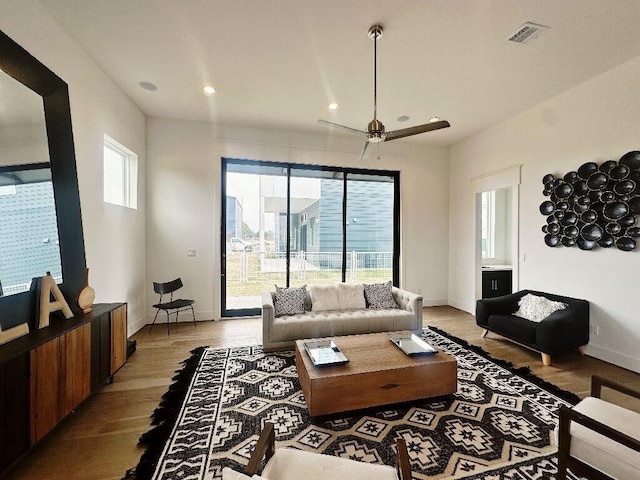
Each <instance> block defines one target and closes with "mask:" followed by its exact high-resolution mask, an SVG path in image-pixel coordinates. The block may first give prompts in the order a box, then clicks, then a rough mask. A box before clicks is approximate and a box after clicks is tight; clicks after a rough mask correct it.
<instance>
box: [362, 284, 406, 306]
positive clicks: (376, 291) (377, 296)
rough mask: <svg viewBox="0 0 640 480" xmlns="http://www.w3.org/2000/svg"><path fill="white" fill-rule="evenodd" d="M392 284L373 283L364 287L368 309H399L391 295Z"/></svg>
mask: <svg viewBox="0 0 640 480" xmlns="http://www.w3.org/2000/svg"><path fill="white" fill-rule="evenodd" d="M391 287H392V285H391V282H387V283H373V284H367V285H365V286H364V296H365V299H366V300H367V307H368V308H398V304H397V303H396V300H395V299H394V298H393V295H392V293H391Z"/></svg>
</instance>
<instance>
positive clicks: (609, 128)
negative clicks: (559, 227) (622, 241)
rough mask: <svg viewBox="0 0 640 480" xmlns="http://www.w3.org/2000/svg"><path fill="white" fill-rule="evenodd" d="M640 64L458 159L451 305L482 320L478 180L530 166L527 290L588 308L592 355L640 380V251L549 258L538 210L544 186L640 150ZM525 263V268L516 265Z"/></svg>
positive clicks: (496, 132) (509, 127) (555, 251)
mask: <svg viewBox="0 0 640 480" xmlns="http://www.w3.org/2000/svg"><path fill="white" fill-rule="evenodd" d="M639 77H640V57H638V58H636V59H634V60H632V61H630V62H628V63H626V64H623V65H621V66H619V67H617V68H615V69H613V70H611V71H609V72H607V73H605V74H603V75H601V76H599V77H596V78H594V79H592V80H590V81H588V82H585V83H584V84H581V85H579V86H577V87H575V88H573V89H571V90H569V91H567V92H565V93H564V94H562V95H560V96H558V97H556V98H553V99H552V100H550V101H547V102H545V103H543V104H540V105H538V106H536V107H535V108H532V109H530V110H528V111H526V112H524V113H522V114H520V115H518V116H516V117H513V118H511V119H509V120H507V121H504V122H502V123H500V124H498V125H495V126H494V127H492V128H490V129H488V130H486V131H483V132H481V133H479V134H477V135H475V136H473V137H471V138H469V139H467V140H465V141H463V142H460V143H459V144H457V145H455V146H453V147H452V148H451V149H450V170H449V180H450V182H449V185H450V193H449V202H450V215H449V222H450V224H449V238H450V259H449V299H450V304H451V305H454V306H457V307H458V308H462V309H463V310H466V311H469V312H473V311H475V285H474V278H475V277H474V262H475V259H474V252H475V246H474V238H475V233H474V226H475V219H474V213H475V210H474V208H475V207H474V206H475V197H474V193H473V191H472V189H471V185H470V182H471V179H472V178H474V177H477V176H480V175H484V174H488V173H490V172H493V171H498V170H501V169H504V168H507V167H510V166H513V165H519V164H522V183H521V186H520V199H519V213H520V216H519V217H520V218H519V227H518V228H519V252H520V257H521V258H522V255H525V257H526V261H524V262H523V261H521V258H520V261H519V265H518V266H519V275H520V288H521V289H522V288H532V289H537V290H542V291H549V292H554V293H557V294H562V295H568V296H574V297H579V298H584V299H587V300H589V301H590V302H591V322H592V324H597V325H598V326H599V327H600V334H599V335H597V336H594V335H592V336H591V341H590V343H589V345H588V347H587V349H586V353H588V354H589V355H592V356H595V357H598V358H601V359H604V360H607V361H609V362H612V363H615V364H618V365H621V366H624V367H627V368H629V369H632V370H634V371H637V372H640V349H639V348H638V345H639V344H640V321H638V312H639V311H640V295H638V288H637V285H638V278H639V275H638V274H639V272H640V247H637V248H636V250H635V251H633V252H622V251H620V250H617V249H615V248H611V249H598V250H594V251H582V250H579V249H578V248H577V247H574V248H566V247H557V248H550V247H547V246H546V245H545V244H544V241H543V237H544V234H543V233H542V231H541V227H542V225H544V224H545V217H544V216H543V215H541V214H540V211H539V209H538V207H539V205H540V203H542V202H543V201H544V200H545V199H546V197H544V196H543V194H542V177H543V176H544V175H545V174H547V173H553V174H554V175H556V176H558V175H564V174H565V173H566V172H568V171H571V170H577V168H578V167H579V166H580V165H582V164H583V163H585V162H588V161H595V162H597V163H602V162H604V161H605V160H609V159H615V160H617V159H618V158H619V157H620V156H621V155H622V154H624V153H626V152H628V151H630V150H639V149H640V84H639V83H638V81H637V79H638V78H639ZM514 260H516V259H514Z"/></svg>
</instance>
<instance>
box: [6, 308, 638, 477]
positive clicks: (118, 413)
mask: <svg viewBox="0 0 640 480" xmlns="http://www.w3.org/2000/svg"><path fill="white" fill-rule="evenodd" d="M424 325H425V326H429V325H432V326H436V327H438V328H440V329H442V330H445V331H446V332H448V333H451V334H452V335H455V336H457V337H460V338H464V339H465V340H467V341H468V342H469V343H472V344H475V345H479V346H481V347H482V348H483V349H485V350H486V351H488V352H489V353H490V354H491V355H493V356H494V357H497V358H501V359H505V360H508V361H510V362H512V363H514V364H515V365H516V366H529V367H531V369H532V370H533V372H534V373H535V374H536V375H538V376H539V377H542V378H543V379H545V380H547V381H549V382H551V383H554V384H556V385H558V386H559V387H561V388H563V389H566V390H570V391H572V392H574V393H576V394H578V395H579V396H581V397H584V396H585V395H587V394H588V392H589V379H590V376H591V375H592V374H600V375H603V376H606V377H609V378H613V379H616V380H618V381H620V382H622V383H624V384H626V385H627V386H629V387H631V388H635V389H637V390H640V374H636V373H633V372H630V371H628V370H625V369H622V368H619V367H616V366H613V365H610V364H607V363H605V362H602V361H600V360H596V359H594V358H591V357H588V356H580V355H579V354H578V353H577V352H575V353H568V354H565V355H561V356H557V357H553V358H552V362H553V363H552V365H551V366H549V367H545V366H543V365H542V363H541V360H540V356H539V354H536V353H534V352H531V351H529V350H527V349H525V348H522V347H519V346H517V345H514V344H512V343H510V342H508V341H506V340H503V339H501V338H500V337H498V336H497V335H494V334H489V335H488V337H487V338H481V337H480V333H481V330H480V328H479V327H477V326H476V324H475V319H474V317H473V316H472V315H469V314H467V313H464V312H461V311H460V310H456V309H454V308H451V307H430V308H425V309H424ZM133 338H135V339H136V340H137V342H138V349H137V351H136V353H134V354H133V355H132V356H131V357H130V359H129V362H128V363H127V364H126V365H125V366H124V367H123V368H122V370H120V371H119V372H118V373H117V374H116V376H115V380H114V383H113V384H110V385H109V384H106V385H104V386H103V387H102V388H100V389H99V390H98V391H97V392H96V393H95V394H94V395H92V396H91V397H90V398H89V399H87V401H85V402H84V403H83V404H82V405H81V406H80V407H79V408H78V409H77V410H76V411H75V412H74V413H72V414H71V415H70V416H69V417H68V418H67V419H65V420H64V421H63V422H62V423H61V424H60V425H59V426H58V427H57V428H56V429H55V430H54V431H53V432H51V434H50V435H48V436H47V437H46V438H45V439H44V440H43V441H42V442H41V443H40V444H39V445H37V446H36V447H35V448H34V449H33V450H32V451H31V452H30V453H29V454H28V455H27V456H26V457H25V458H24V459H23V460H22V461H21V462H20V463H19V464H18V465H17V467H16V468H14V469H13V470H12V471H11V472H10V473H9V475H8V476H7V477H6V478H8V479H24V480H27V479H28V480H35V479H47V480H52V479H65V480H74V479H78V480H94V479H95V480H98V479H99V480H107V479H114V480H115V479H120V478H122V476H123V475H124V473H125V471H126V470H127V469H128V468H131V467H133V466H135V465H136V464H137V463H138V459H139V458H140V455H141V454H142V449H140V448H138V447H137V446H136V444H137V440H138V437H139V436H140V434H142V433H144V432H146V431H147V430H148V429H149V415H150V414H151V412H153V410H154V409H155V408H156V406H157V405H158V403H159V402H160V397H161V396H162V394H163V393H164V392H165V391H166V389H167V386H168V385H169V384H170V383H171V377H172V376H173V374H174V371H175V370H176V369H178V368H179V367H180V365H179V364H180V362H181V361H182V360H184V359H185V358H187V357H188V356H189V352H190V350H191V349H193V348H195V347H199V346H202V345H210V346H212V347H229V346H241V345H250V344H259V343H261V341H262V323H261V319H259V318H255V319H254V318H252V319H239V320H225V321H220V322H199V323H198V325H197V327H194V326H193V324H189V323H184V324H180V325H177V326H175V325H172V329H171V336H170V337H167V333H166V328H161V327H160V328H159V327H155V328H154V329H153V331H152V332H151V333H150V334H149V333H148V327H147V328H146V329H144V330H143V331H140V332H138V333H137V334H135V335H134V336H133ZM611 398H613V397H611ZM616 400H619V399H616ZM625 403H626V402H625ZM633 407H634V409H636V410H639V411H640V409H639V408H638V407H640V406H639V405H634V406H633Z"/></svg>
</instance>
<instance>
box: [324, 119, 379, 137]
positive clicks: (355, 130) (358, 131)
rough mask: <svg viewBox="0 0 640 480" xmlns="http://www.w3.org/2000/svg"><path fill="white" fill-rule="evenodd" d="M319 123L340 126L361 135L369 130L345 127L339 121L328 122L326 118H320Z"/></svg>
mask: <svg viewBox="0 0 640 480" xmlns="http://www.w3.org/2000/svg"><path fill="white" fill-rule="evenodd" d="M318 122H319V123H323V124H325V125H329V126H331V127H338V128H342V129H343V130H347V131H349V132H351V133H357V134H359V135H366V134H367V132H365V131H363V130H358V129H357V128H351V127H345V126H344V125H340V124H339V123H333V122H327V121H326V120H322V119H318Z"/></svg>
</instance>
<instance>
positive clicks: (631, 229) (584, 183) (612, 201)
mask: <svg viewBox="0 0 640 480" xmlns="http://www.w3.org/2000/svg"><path fill="white" fill-rule="evenodd" d="M542 184H543V185H544V190H543V191H542V193H543V195H544V196H545V197H549V199H548V200H545V201H544V202H542V203H541V204H540V213H541V214H542V215H545V216H546V217H547V218H546V225H544V226H543V227H542V232H543V233H544V234H545V236H544V242H545V244H546V245H548V246H549V247H557V246H560V245H563V246H565V247H578V248H579V249H581V250H594V249H597V248H598V247H600V248H610V247H616V248H618V249H619V250H622V251H625V252H628V251H631V250H634V249H635V248H636V244H637V241H636V239H637V238H640V226H636V225H637V217H636V216H637V215H640V150H634V151H631V152H627V153H625V154H624V155H622V157H620V159H619V160H617V161H616V160H607V161H605V162H603V163H601V164H600V165H598V164H597V163H596V162H586V163H583V164H582V165H580V167H579V168H578V169H577V170H575V171H573V170H572V171H570V172H567V173H565V174H564V175H558V176H556V175H554V174H552V173H548V174H547V175H545V176H544V177H543V178H542Z"/></svg>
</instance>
